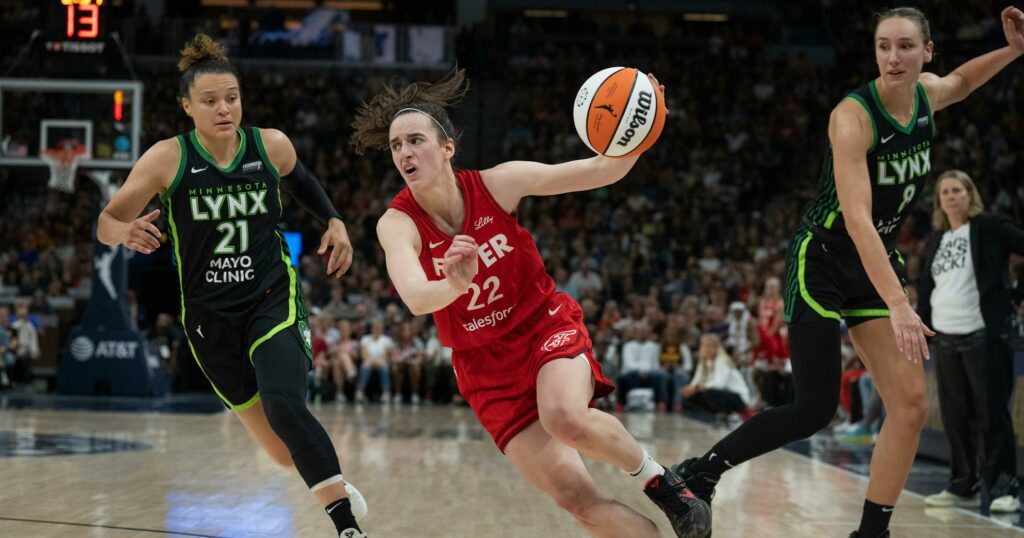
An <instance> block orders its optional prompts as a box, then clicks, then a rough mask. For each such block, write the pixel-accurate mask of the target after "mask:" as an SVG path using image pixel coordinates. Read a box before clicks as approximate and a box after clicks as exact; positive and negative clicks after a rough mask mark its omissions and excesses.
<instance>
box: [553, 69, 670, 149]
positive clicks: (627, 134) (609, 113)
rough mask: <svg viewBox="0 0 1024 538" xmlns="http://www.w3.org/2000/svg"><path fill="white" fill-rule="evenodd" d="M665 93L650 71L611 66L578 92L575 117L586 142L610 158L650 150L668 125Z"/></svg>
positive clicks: (592, 78)
mask: <svg viewBox="0 0 1024 538" xmlns="http://www.w3.org/2000/svg"><path fill="white" fill-rule="evenodd" d="M666 114H667V112H666V110H665V96H664V95H662V93H661V88H656V87H655V86H654V84H651V81H650V79H648V78H647V74H646V73H643V72H641V71H640V70H638V69H634V68H632V67H609V68H607V69H602V70H600V71H598V72H597V73H595V74H594V75H592V76H591V77H590V78H588V79H587V81H586V82H584V83H583V86H582V87H580V91H579V92H577V93H576V102H575V105H574V106H573V120H574V121H575V123H576V132H577V133H579V135H580V138H582V139H583V143H584V144H586V145H587V147H588V148H590V149H592V150H594V152H596V153H598V154H599V155H604V156H606V157H632V156H634V155H639V154H641V153H643V152H645V151H647V150H648V149H649V148H650V147H651V146H652V145H654V143H655V142H656V141H657V140H658V137H659V136H660V135H661V129H662V127H664V126H665V115H666Z"/></svg>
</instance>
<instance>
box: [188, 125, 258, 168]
mask: <svg viewBox="0 0 1024 538" xmlns="http://www.w3.org/2000/svg"><path fill="white" fill-rule="evenodd" d="M235 131H236V132H237V133H238V136H239V137H240V138H241V142H239V143H238V151H236V152H235V158H234V160H232V161H231V164H229V165H227V166H226V167H224V168H221V167H220V166H218V165H217V159H214V158H213V155H210V152H209V151H207V150H206V148H204V147H203V143H202V142H200V141H199V137H198V136H197V135H196V131H195V130H192V131H191V132H189V133H188V136H189V138H190V139H191V140H192V144H193V145H195V147H196V151H198V152H199V155H200V156H202V158H203V159H206V162H208V163H210V164H212V165H213V166H214V168H216V169H217V170H220V171H221V172H225V173H226V172H230V171H232V170H234V169H235V167H236V166H238V163H239V162H241V160H242V156H243V155H245V131H243V130H242V128H241V127H236V128H235Z"/></svg>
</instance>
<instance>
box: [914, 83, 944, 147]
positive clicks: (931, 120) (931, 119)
mask: <svg viewBox="0 0 1024 538" xmlns="http://www.w3.org/2000/svg"><path fill="white" fill-rule="evenodd" d="M917 88H918V89H919V90H921V98H922V99H924V103H925V105H926V106H927V107H928V124H929V125H931V126H932V136H935V135H936V134H937V133H938V132H939V126H938V125H935V116H934V115H933V114H932V104H931V103H929V102H928V92H926V91H925V90H924V84H921V83H920V82H918V83H917Z"/></svg>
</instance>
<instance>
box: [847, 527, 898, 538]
mask: <svg viewBox="0 0 1024 538" xmlns="http://www.w3.org/2000/svg"><path fill="white" fill-rule="evenodd" d="M890 536H891V534H889V529H885V532H883V533H882V534H879V535H878V536H877V537H876V538H889V537H890ZM850 538H863V536H862V535H861V533H860V531H853V532H851V533H850Z"/></svg>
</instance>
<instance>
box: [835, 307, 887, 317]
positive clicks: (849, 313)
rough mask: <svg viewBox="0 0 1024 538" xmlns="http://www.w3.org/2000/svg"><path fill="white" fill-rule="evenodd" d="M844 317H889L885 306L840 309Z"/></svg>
mask: <svg viewBox="0 0 1024 538" xmlns="http://www.w3.org/2000/svg"><path fill="white" fill-rule="evenodd" d="M840 312H842V314H843V317H844V318H874V317H883V318H887V317H889V310H888V309H887V308H860V309H853V310H840Z"/></svg>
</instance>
